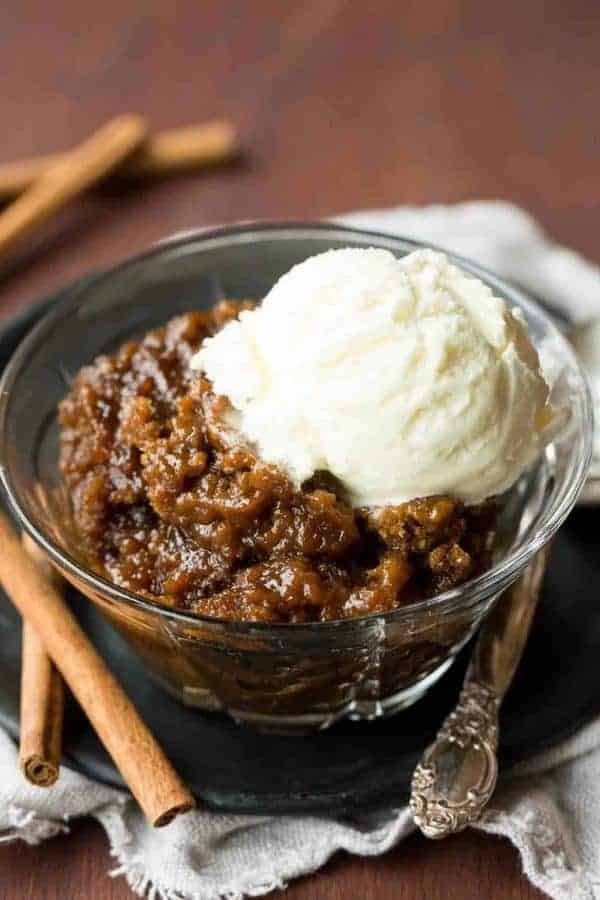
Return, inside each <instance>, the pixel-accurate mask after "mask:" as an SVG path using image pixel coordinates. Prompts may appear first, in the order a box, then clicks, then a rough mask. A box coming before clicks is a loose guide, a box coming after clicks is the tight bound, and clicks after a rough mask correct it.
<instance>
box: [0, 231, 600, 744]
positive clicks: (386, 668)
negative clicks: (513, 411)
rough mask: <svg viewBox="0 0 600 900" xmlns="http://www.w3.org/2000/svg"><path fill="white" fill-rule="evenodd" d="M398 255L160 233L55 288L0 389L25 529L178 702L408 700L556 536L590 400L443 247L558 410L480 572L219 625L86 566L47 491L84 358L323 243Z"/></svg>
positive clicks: (393, 241)
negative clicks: (490, 304)
mask: <svg viewBox="0 0 600 900" xmlns="http://www.w3.org/2000/svg"><path fill="white" fill-rule="evenodd" d="M345 246H358V247H367V246H377V247H384V248H387V249H389V250H391V251H392V252H394V253H395V254H397V255H399V256H402V255H404V254H406V253H410V252H412V251H413V250H415V249H417V248H418V247H419V246H421V245H420V244H418V243H416V242H413V241H409V240H403V239H400V238H394V237H390V236H385V235H380V234H374V233H370V232H366V231H357V230H354V229H349V228H343V227H340V226H337V225H327V224H306V225H305V224H269V223H264V224H247V225H240V226H235V227H230V228H223V229H219V230H215V231H203V232H198V233H194V234H192V235H188V236H186V237H184V238H182V239H178V240H173V241H171V242H167V243H163V244H162V245H159V246H158V247H155V248H154V249H152V250H150V251H149V252H147V253H145V254H143V255H142V256H139V257H136V258H134V259H132V260H130V261H127V262H125V263H123V264H121V265H119V266H117V267H116V268H113V269H111V270H109V271H106V272H103V273H101V274H99V275H97V276H94V277H92V278H91V279H86V281H85V282H83V283H80V284H78V285H77V284H76V285H74V286H73V287H71V288H68V289H67V290H66V291H65V292H64V296H63V299H62V300H61V301H60V302H59V303H58V304H57V305H56V306H55V307H53V308H52V309H51V311H50V312H49V313H48V314H47V315H46V316H45V317H44V318H43V319H42V320H41V321H40V322H39V324H38V325H37V326H36V327H35V328H34V329H33V330H32V331H31V332H30V334H29V335H28V336H27V337H26V338H25V340H24V341H23V342H22V344H21V345H20V346H19V348H18V349H17V351H16V353H15V355H14V356H13V358H12V360H11V361H10V363H9V365H8V367H7V369H6V371H5V373H4V376H3V379H2V382H1V384H0V474H1V477H2V481H3V484H4V487H5V489H6V492H7V494H8V497H9V499H10V503H11V505H12V507H13V509H14V511H15V513H16V514H17V517H18V519H19V521H20V523H21V525H22V527H23V528H24V529H25V530H26V531H27V532H28V533H29V534H30V535H31V537H33V539H34V540H35V541H36V542H37V543H38V544H39V545H40V546H41V547H42V548H43V549H44V550H45V552H46V553H47V554H48V556H49V557H50V559H51V560H52V562H53V563H54V564H55V565H56V566H57V567H58V569H59V570H60V571H61V572H62V574H63V575H64V576H65V578H67V579H68V580H69V581H70V582H72V583H73V584H74V585H75V586H76V587H77V588H78V589H79V590H80V591H81V592H82V593H83V594H84V595H86V596H87V597H88V598H90V599H91V600H92V601H93V602H94V603H96V604H97V605H98V607H99V608H100V609H101V610H102V611H103V613H104V614H105V615H106V616H107V617H108V619H109V620H110V621H111V622H112V623H113V624H114V625H115V626H116V628H117V629H118V630H119V631H120V632H121V633H122V634H123V635H124V636H125V637H126V639H127V640H128V641H129V643H130V645H131V646H132V647H133V648H134V649H135V650H136V651H137V653H138V654H139V656H140V657H141V659H142V660H143V662H144V663H145V666H146V668H147V671H148V672H149V674H150V675H151V676H152V678H154V679H155V680H156V681H157V682H158V683H160V684H161V685H163V686H164V687H165V688H167V689H168V690H169V691H170V692H171V693H172V694H175V695H176V696H177V697H179V698H180V699H181V701H182V702H183V703H185V704H187V705H189V706H195V707H198V708H200V709H203V710H224V711H226V712H228V713H229V714H230V715H232V716H233V717H234V718H235V719H237V720H238V721H241V722H246V723H249V724H251V725H253V726H255V727H257V728H260V729H262V730H273V731H278V732H282V731H283V732H285V731H304V730H312V729H316V728H324V727H327V726H328V725H330V724H331V723H332V722H334V721H336V720H337V719H339V718H340V717H343V716H349V717H352V718H374V717H377V716H381V715H386V714H389V713H393V712H396V711H397V710H400V709H402V708H403V707H406V706H408V705H409V704H411V703H414V702H415V701H416V700H418V699H419V698H420V697H421V696H422V695H423V694H424V693H425V692H426V691H427V689H428V688H429V687H430V686H431V685H432V684H433V683H434V682H435V681H437V679H438V678H440V676H441V675H442V674H443V673H444V672H445V671H446V670H447V669H448V667H449V666H450V665H451V664H452V661H453V660H454V658H455V657H456V654H457V653H458V651H459V650H460V648H461V647H462V646H463V645H464V644H465V642H466V641H468V639H469V638H470V637H471V635H472V634H473V632H474V631H475V629H476V628H477V626H478V625H479V624H480V622H481V620H482V618H483V617H484V616H485V615H486V613H487V612H488V611H489V610H490V608H491V606H492V604H493V603H494V601H495V600H496V599H497V598H498V597H499V596H500V594H501V593H502V591H504V590H505V588H506V587H507V586H508V585H509V584H510V583H511V582H512V581H514V580H515V579H516V578H517V577H518V576H519V574H520V573H521V572H522V570H523V568H524V567H525V566H526V564H527V562H528V561H529V559H530V558H531V557H532V555H533V554H534V553H535V552H536V551H537V550H539V549H540V547H542V546H543V545H544V544H545V543H546V542H547V541H548V540H550V538H551V537H552V535H553V534H554V533H555V532H556V530H557V529H558V527H559V526H560V524H561V523H562V522H563V520H564V519H565V517H566V516H567V514H568V512H569V510H570V509H571V508H572V506H573V504H574V503H575V500H576V498H577V495H578V493H579V491H580V489H581V487H582V485H583V482H584V479H585V474H586V470H587V466H588V463H589V457H590V444H591V427H592V426H591V407H590V400H589V396H588V391H587V387H586V383H585V379H584V377H583V375H582V372H581V370H580V368H579V365H578V363H577V361H576V359H575V356H574V354H573V352H572V350H571V348H570V346H569V344H568V343H567V341H566V340H565V339H564V338H563V337H562V336H561V334H560V333H559V331H558V330H557V329H556V328H555V326H554V325H553V323H552V321H551V319H550V318H549V316H548V315H547V314H546V312H544V311H543V310H542V309H541V308H540V307H539V306H538V305H536V304H535V303H533V302H532V301H531V300H529V299H528V298H527V297H525V296H524V295H523V294H522V293H521V292H520V291H518V290H517V289H516V288H514V287H512V286H510V285H508V284H506V283H504V282H502V281H501V280H500V279H498V278H496V277H495V276H493V275H491V274H490V273H488V272H486V271H485V270H483V269H481V268H480V267H479V266H476V265H474V264H473V263H471V262H468V261H466V260H463V259H461V258H458V257H454V256H453V255H452V254H449V256H450V257H451V258H452V259H453V260H454V261H455V262H457V263H458V264H459V265H461V266H462V267H463V268H465V269H466V270H468V271H469V272H472V273H473V274H474V275H476V276H478V277H479V278H482V279H483V280H484V281H486V282H487V283H488V284H489V285H490V286H491V287H492V288H493V289H494V291H496V293H498V294H499V295H500V296H502V297H504V298H505V299H506V300H507V301H508V303H509V304H510V305H511V306H518V307H519V308H520V309H521V310H522V311H523V313H524V315H525V317H526V319H527V322H528V325H529V330H530V334H531V336H532V339H533V341H534V343H535V344H536V346H537V347H538V350H539V352H540V355H541V358H542V361H543V365H544V369H545V371H546V373H547V377H548V378H549V380H550V382H551V385H552V401H553V402H554V403H555V404H556V405H558V406H561V407H563V408H565V409H567V410H568V411H569V416H568V419H567V420H566V421H565V423H564V425H563V427H561V429H560V431H559V433H558V434H557V436H556V438H555V440H554V441H553V443H552V444H551V445H550V446H548V447H547V449H546V451H545V453H544V455H543V456H542V458H541V459H540V460H539V461H538V463H537V464H536V465H535V466H534V467H533V468H532V470H531V471H530V472H528V473H527V474H526V475H524V476H523V477H522V478H521V479H520V481H519V483H518V484H517V485H516V486H515V487H514V488H513V489H512V490H511V491H510V494H509V496H508V497H507V498H506V502H505V504H504V505H503V511H502V515H501V520H500V528H499V535H500V540H499V548H498V552H497V558H496V561H495V563H494V565H493V567H492V568H491V569H490V570H489V571H487V572H486V573H485V574H483V575H481V576H480V577H478V578H475V579H473V580H471V581H470V582H468V583H466V584H464V585H462V586H461V587H459V588H455V589H453V590H451V591H448V592H446V593H443V594H440V595H439V596H436V597H433V598H431V599H428V600H425V601H422V602H419V603H414V604H412V605H410V606H405V607H402V608H400V609H398V610H395V611H393V612H389V613H386V614H382V615H370V616H366V617H364V618H359V619H350V620H343V621H338V622H327V623H317V624H310V625H269V624H264V623H259V624H253V623H244V622H231V621H222V620H218V619H214V618H208V617H203V616H200V615H195V614H191V613H189V614H188V613H181V612H177V611H174V610H172V609H167V608H165V607H163V606H161V605H160V604H159V603H156V602H153V601H150V600H148V599H144V598H142V597H140V596H136V595H135V594H133V593H131V592H129V591H127V590H124V589H122V588H120V587H117V586H116V585H115V584H112V583H110V582H108V581H106V580H104V579H103V578H101V577H100V576H99V575H97V574H95V573H94V572H92V571H90V570H89V569H88V568H86V567H85V565H84V564H82V562H81V561H80V560H79V559H78V557H77V551H76V550H75V549H74V542H73V541H72V540H70V538H69V529H68V526H67V522H66V518H68V517H65V516H64V515H63V514H61V512H60V511H59V510H60V505H57V502H56V498H57V497H58V496H60V494H61V482H60V477H59V473H58V470H57V436H58V428H57V421H56V410H57V405H58V403H59V401H60V400H61V399H62V397H63V396H64V394H65V393H66V391H67V389H68V385H69V383H70V381H71V379H72V377H73V376H74V374H75V373H76V372H77V370H78V369H79V368H80V367H81V366H82V365H84V364H85V363H88V362H90V361H91V360H92V359H93V358H94V357H95V356H97V355H98V354H99V353H106V352H111V351H113V350H115V349H116V348H117V347H118V346H119V345H120V344H121V343H122V342H123V341H125V340H126V339H128V338H131V337H132V336H135V335H139V334H142V333H143V332H145V331H147V330H148V329H150V328H154V327H155V326H157V325H159V324H161V323H163V322H165V321H166V320H167V319H169V318H170V317H171V316H173V315H175V314H177V313H181V312H183V311H186V310H190V309H201V308H206V307H208V306H210V305H211V304H213V303H214V302H215V301H217V300H219V299H221V298H223V297H232V298H246V297H257V298H260V297H262V296H264V295H265V293H266V292H267V291H268V289H269V288H270V287H271V286H272V284H273V283H274V281H275V280H276V279H277V278H278V277H279V276H280V275H281V274H282V273H283V272H285V271H287V270H288V269H289V268H290V267H291V266H292V265H294V264H295V263H297V262H300V261H301V260H303V259H305V258H306V257H307V256H310V255H312V254H315V253H319V252H322V251H324V250H328V249H331V248H336V247H345Z"/></svg>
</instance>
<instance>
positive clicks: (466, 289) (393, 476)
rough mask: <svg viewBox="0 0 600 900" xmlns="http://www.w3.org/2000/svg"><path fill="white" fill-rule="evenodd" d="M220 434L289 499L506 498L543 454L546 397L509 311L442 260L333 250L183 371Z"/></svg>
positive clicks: (368, 502) (304, 266)
mask: <svg viewBox="0 0 600 900" xmlns="http://www.w3.org/2000/svg"><path fill="white" fill-rule="evenodd" d="M192 366H193V367H194V368H195V369H200V370H202V371H204V373H205V374H206V375H207V377H208V378H209V379H210V380H211V381H212V383H213V386H214V389H215V391H216V392H217V393H218V394H222V395H225V396H226V397H227V398H228V399H229V401H230V403H231V406H232V408H233V413H232V416H231V421H230V424H231V425H232V426H233V427H234V428H236V429H238V430H239V433H240V434H241V436H242V437H243V438H244V439H245V440H247V441H250V442H251V443H252V444H253V445H254V446H255V448H256V450H257V452H258V453H259V455H260V457H261V458H262V459H263V460H265V461H267V462H271V463H276V464H277V465H279V466H281V467H282V468H283V469H284V470H285V471H286V472H287V473H288V475H289V476H290V478H291V479H292V480H293V481H294V482H295V483H296V484H297V485H300V484H301V483H302V482H303V481H304V480H305V479H307V478H310V476H312V475H313V474H314V473H315V472H317V471H319V470H327V471H329V472H331V473H332V474H333V475H334V476H336V478H338V479H339V480H340V481H341V483H342V484H343V485H344V487H345V490H346V492H347V496H348V498H349V500H350V502H351V503H352V504H353V505H355V506H382V505H388V504H397V503H401V502H404V501H406V500H411V499H413V498H415V497H424V496H427V495H430V494H438V493H447V494H451V495H453V496H455V497H457V498H459V499H462V500H464V501H465V502H466V503H478V502H481V501H482V500H484V499H486V498H487V497H490V496H493V495H495V494H499V493H501V492H502V491H504V490H506V489H507V488H508V487H510V486H511V485H512V484H513V483H514V482H515V481H516V480H517V478H518V477H519V475H520V474H521V473H522V472H523V471H524V469H525V468H526V467H527V466H529V465H530V464H531V463H532V462H533V460H534V459H535V458H536V457H537V456H538V454H539V453H540V451H541V450H542V448H543V446H544V443H545V442H546V441H547V440H548V431H549V429H548V426H549V423H550V421H551V419H552V412H551V409H550V408H549V406H548V387H547V385H546V382H545V381H544V378H543V376H542V374H541V372H540V367H539V361H538V357H537V353H536V351H535V349H534V348H533V346H532V344H531V342H530V340H529V338H528V336H527V333H526V329H525V326H524V322H523V320H522V319H521V316H520V313H519V312H518V311H512V312H511V311H510V310H509V309H508V308H507V306H506V304H505V303H504V301H503V300H501V299H500V298H498V297H496V296H494V294H493V293H492V291H491V290H490V288H489V287H488V286H487V285H485V284H484V283H483V282H482V281H480V280H478V279H477V278H474V277H472V276H471V275H469V274H467V273H466V272H464V271H462V270H461V269H459V268H458V267H457V266H454V265H452V264H451V263H450V262H449V261H448V259H447V257H446V256H445V255H444V254H443V253H438V252H434V251H433V250H418V251H416V252H415V253H411V254H410V255H409V256H405V257H404V258H402V259H397V258H396V257H395V256H394V255H393V254H392V253H390V252H388V251H387V250H379V249H374V248H373V249H355V248H348V249H343V250H331V251H328V252H327V253H323V254H320V255H318V256H313V257H311V258H309V259H307V260H305V261H304V262H302V263H300V264H299V265H297V266H294V267H293V268H292V269H291V270H290V271H289V272H288V273H287V274H285V275H284V276H283V277H282V278H280V279H279V281H278V282H277V283H276V284H275V285H274V287H273V288H272V289H271V291H270V292H269V293H268V294H267V296H266V297H265V299H264V301H263V303H262V305H261V306H259V307H258V308H257V309H256V310H252V311H249V312H242V313H241V315H240V317H239V320H236V321H234V322H231V323H230V324H228V325H226V326H225V328H223V329H222V331H220V332H219V333H218V334H217V335H216V336H215V337H213V338H209V339H207V340H205V341H204V343H203V344H202V346H201V348H200V350H199V351H198V353H197V354H196V355H195V356H194V358H193V360H192Z"/></svg>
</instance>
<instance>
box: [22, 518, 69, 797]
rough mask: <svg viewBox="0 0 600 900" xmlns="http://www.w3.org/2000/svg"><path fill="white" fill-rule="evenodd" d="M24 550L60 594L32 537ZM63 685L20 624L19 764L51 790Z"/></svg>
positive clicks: (43, 652) (59, 743) (31, 778)
mask: <svg viewBox="0 0 600 900" xmlns="http://www.w3.org/2000/svg"><path fill="white" fill-rule="evenodd" d="M23 547H24V548H25V549H26V550H27V552H28V553H29V555H30V556H31V558H32V559H33V560H34V561H35V562H36V564H37V565H38V566H41V567H42V570H43V571H44V573H45V575H46V576H47V577H48V578H49V579H51V580H52V583H53V584H54V586H55V587H56V589H57V590H58V591H60V582H61V581H62V579H60V578H59V577H58V575H57V574H56V571H55V570H54V569H53V568H52V566H51V565H50V563H49V562H48V560H47V558H46V557H45V555H44V554H43V553H42V551H41V550H40V549H39V547H38V546H37V544H35V543H34V542H33V541H32V540H31V538H28V537H27V536H23ZM64 699H65V695H64V685H63V680H62V678H61V677H60V674H59V673H58V671H57V670H56V668H55V667H54V665H53V663H52V660H51V659H50V657H49V656H48V654H47V653H46V648H45V647H44V645H43V643H42V642H41V640H40V638H39V637H38V634H37V632H36V631H35V629H34V628H33V627H32V626H31V625H30V624H28V623H27V622H25V621H23V639H22V648H21V728H20V746H19V765H20V766H21V770H22V772H23V774H24V775H25V777H26V778H27V780H28V781H30V782H31V783H32V784H35V785H37V786H38V787H50V786H51V785H53V784H54V782H55V781H56V780H57V778H58V775H59V771H60V757H61V750H62V725H63V710H64Z"/></svg>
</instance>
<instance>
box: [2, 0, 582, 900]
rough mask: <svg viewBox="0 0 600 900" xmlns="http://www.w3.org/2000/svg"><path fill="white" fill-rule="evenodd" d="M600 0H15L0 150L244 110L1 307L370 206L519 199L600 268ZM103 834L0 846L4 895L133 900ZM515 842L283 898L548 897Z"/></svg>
mask: <svg viewBox="0 0 600 900" xmlns="http://www.w3.org/2000/svg"><path fill="white" fill-rule="evenodd" d="M599 29H600V4H598V3H597V2H596V0H569V3H565V2H563V0H528V2H526V3H524V2H517V0H505V2H503V3H491V2H487V0H486V2H482V0H402V2H399V0H373V2H371V3H368V4H367V3H357V2H354V3H353V2H350V0H285V2H282V0H254V2H243V0H239V2H232V0H221V2H219V3H217V2H214V0H178V2H177V3H162V2H159V0H118V2H117V0H103V3H102V4H99V5H89V4H87V5H86V4H81V3H80V2H78V0H55V2H54V3H53V4H51V5H48V4H47V3H45V2H43V0H5V2H4V3H3V4H0V48H1V51H2V71H3V84H2V95H1V99H0V109H1V110H2V121H3V133H2V143H1V145H0V161H9V160H12V159H16V158H18V157H24V156H34V155H39V154H46V153H53V152H59V151H61V150H64V149H66V148H68V147H69V146H73V145H74V144H76V143H77V142H78V141H80V140H82V139H83V138H84V137H85V135H86V134H89V133H90V132H91V131H92V130H93V129H94V128H95V127H97V126H98V125H99V124H100V123H101V122H102V121H103V120H106V119H108V118H109V117H110V116H113V115H115V114H117V113H120V112H128V111H135V112H139V113H141V114H142V115H145V116H147V118H148V120H149V123H150V125H151V126H153V125H154V126H156V127H157V128H170V127H175V126H179V125H184V124H187V123H192V122H199V121H203V120H205V119H210V118H219V117H226V118H231V119H232V120H233V122H234V123H235V124H236V126H237V127H238V129H239V132H240V139H241V142H242V144H243V146H244V147H245V149H246V153H245V156H244V158H243V159H242V160H240V162H239V163H237V164H236V165H233V166H231V167H226V168H220V169H216V170H214V171H207V172H206V173H202V174H199V175H189V176H187V175H186V176H185V177H181V178H178V179H172V180H169V181H165V182H157V183H156V184H151V185H148V186H147V187H145V188H144V190H143V191H140V190H139V189H133V188H132V189H130V190H128V191H127V192H126V193H123V192H117V191H111V192H108V191H107V192H103V193H102V194H101V195H94V196H93V197H91V198H90V199H89V200H86V201H85V202H82V203H80V204H79V205H78V206H77V207H76V208H73V209H71V210H70V211H69V213H68V214H67V215H65V216H64V217H63V218H62V219H61V220H60V221H59V222H56V223H54V224H53V226H52V227H51V228H49V229H48V230H47V232H46V233H45V234H43V235H40V237H39V239H37V240H36V241H35V243H32V244H31V245H30V246H29V247H27V249H26V252H24V253H22V254H21V257H20V258H19V259H17V260H15V261H13V262H12V264H11V266H10V268H7V269H6V270H5V271H4V273H3V277H2V281H0V310H1V312H0V315H2V314H3V315H8V314H10V313H11V312H13V311H15V310H17V309H18V308H22V307H23V306H25V305H26V304H27V303H29V302H31V301H33V300H35V299H36V298H37V297H39V296H40V295H43V294H46V293H48V292H50V291H51V290H52V289H54V288H57V287H59V286H60V285H62V284H64V283H65V282H66V281H68V280H69V279H72V278H75V277H77V276H78V275H81V274H83V273H85V272H88V271H90V270H91V269H93V268H97V267H100V266H103V265H106V264H109V263H113V262H115V261H116V260H118V259H121V258H123V257H125V256H128V255H129V254H131V253H134V252H136V251H138V250H140V249H142V248H144V247H146V246H147V245H148V244H149V243H151V242H152V241H155V240H157V239H158V238H160V237H162V236H164V235H165V234H166V233H168V232H172V231H175V230H179V229H184V228H190V227H194V226H197V225H207V224H211V223H217V222H231V221H234V220H236V219H247V218H254V217H288V218H289V217H304V218H316V217H319V216H325V215H328V214H331V213H335V212H340V211H343V210H349V209H353V208H359V207H366V206H384V205H390V204H394V203H416V204H420V203H434V202H442V203H447V202H456V201H461V200H468V199H471V198H476V197H486V198H490V197H494V198H500V199H505V200H511V201H514V202H516V203H519V204H521V205H522V206H524V207H526V208H527V209H529V210H530V211H531V212H532V213H533V214H534V215H535V216H536V217H537V218H538V219H539V220H540V221H541V223H542V224H543V226H544V227H545V228H546V229H547V230H548V231H549V232H551V233H552V234H553V235H554V236H555V237H556V238H557V239H559V240H560V241H562V242H564V243H567V244H569V245H571V246H573V247H575V248H576V249H578V250H580V251H581V252H583V253H585V254H587V255H588V256H590V257H591V258H593V259H595V260H597V261H600V243H599V241H598V233H599V222H600V208H599V195H600V167H599V164H598V109H600V78H599V77H598V75H599V71H598V70H599V67H600V63H599V55H598V34H599ZM113 864H114V860H112V859H111V858H110V856H109V854H108V849H107V845H106V840H105V838H104V836H103V834H102V832H101V829H100V828H99V826H97V825H95V824H93V823H91V822H81V823H78V822H76V823H73V825H72V831H71V834H70V835H69V836H61V837H57V838H54V839H53V840H52V841H49V842H48V843H47V844H46V845H44V846H42V847H35V848H29V847H25V846H18V847H16V846H14V845H12V846H10V845H9V846H0V898H1V900H29V898H34V900H46V898H48V900H54V898H61V900H65V898H66V900H71V898H92V897H93V898H94V900H109V898H111V900H113V898H125V897H128V896H131V894H130V892H129V890H128V888H127V886H126V884H125V882H124V881H123V879H115V880H112V879H109V878H108V877H107V874H106V873H107V871H108V870H109V869H110V868H111V867H112V866H113ZM541 896H542V895H541V894H540V893H539V892H537V891H535V890H534V889H533V888H531V887H530V886H529V884H528V883H527V881H526V880H525V879H524V878H523V876H522V875H521V874H520V862H519V859H518V857H517V855H516V853H515V852H514V850H513V849H512V848H511V847H510V846H509V845H508V843H507V842H505V841H501V840H498V839H495V838H491V837H487V836H481V835H477V834H474V833H467V834H463V835H459V836H457V837H455V838H450V839H448V840H447V841H445V842H442V843H439V844H438V843H428V842H426V841H425V840H424V839H422V838H419V837H416V836H415V837H414V838H411V839H410V840H409V841H407V842H405V843H404V844H402V845H401V846H400V847H399V848H397V849H396V850H394V851H393V852H391V853H389V854H387V855H386V856H385V857H382V858H378V859H370V860H359V859H351V858H349V857H347V856H346V855H344V854H340V855H338V856H337V857H336V858H335V859H334V860H333V861H332V862H331V863H330V864H329V865H328V866H326V867H325V868H324V869H323V870H322V872H320V873H319V874H317V875H315V876H313V877H311V878H306V879H302V880H300V881H298V882H295V883H294V884H293V885H292V886H291V887H290V888H289V890H288V893H287V894H286V897H289V898H290V900H341V898H343V900H375V898H377V900H392V898H393V900H438V898H439V900H446V898H448V900H482V898H486V900H487V898H489V900H496V898H502V900H513V898H514V900H517V898H519V900H533V898H539V897H541Z"/></svg>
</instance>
